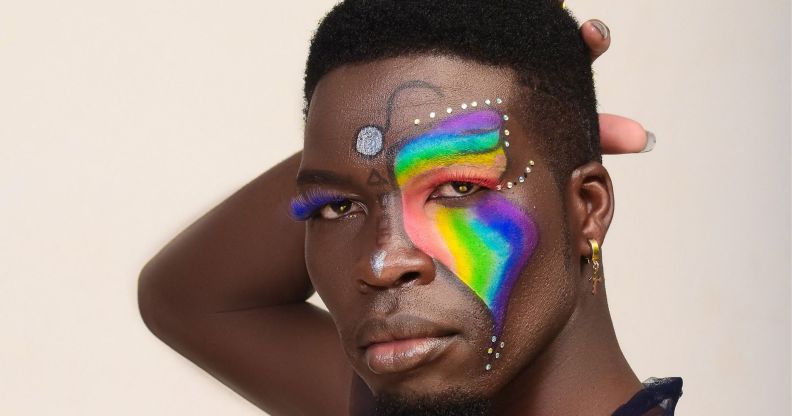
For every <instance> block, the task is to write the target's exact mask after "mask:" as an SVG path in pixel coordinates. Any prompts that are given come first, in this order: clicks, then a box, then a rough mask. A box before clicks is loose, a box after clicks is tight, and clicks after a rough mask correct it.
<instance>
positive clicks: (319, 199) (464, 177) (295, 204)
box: [290, 170, 498, 221]
mask: <svg viewBox="0 0 792 416" xmlns="http://www.w3.org/2000/svg"><path fill="white" fill-rule="evenodd" d="M455 182H457V183H470V184H473V185H477V186H481V187H484V188H486V189H495V187H496V186H497V185H498V180H497V179H493V178H483V177H481V175H480V174H477V173H476V172H474V171H470V170H453V171H447V172H443V173H442V174H441V175H440V176H438V178H437V179H436V180H435V181H433V184H432V185H431V188H432V189H433V191H432V194H434V193H435V192H436V190H437V189H439V188H440V187H441V186H443V185H446V184H449V183H455ZM474 193H476V192H473V193H470V194H466V195H463V196H459V197H454V198H464V197H466V196H469V195H472V194H474ZM432 194H430V197H429V198H428V200H432V199H451V198H449V197H436V198H432V197H431V195H432ZM348 200H350V199H349V198H346V197H344V196H343V195H340V194H336V193H331V192H327V191H322V190H316V189H311V190H308V191H307V192H305V193H303V194H301V195H298V196H296V197H295V198H294V199H292V201H291V206H290V214H291V216H292V218H294V219H295V220H297V221H307V220H309V219H311V218H314V217H316V216H317V215H318V214H319V211H320V210H321V209H322V208H324V207H325V206H327V205H328V204H333V203H341V202H344V201H348ZM353 203H354V201H353Z"/></svg>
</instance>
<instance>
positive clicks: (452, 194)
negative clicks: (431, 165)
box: [429, 182, 481, 199]
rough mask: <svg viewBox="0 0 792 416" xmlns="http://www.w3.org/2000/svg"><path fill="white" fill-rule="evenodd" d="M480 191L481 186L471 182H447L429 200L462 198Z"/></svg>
mask: <svg viewBox="0 0 792 416" xmlns="http://www.w3.org/2000/svg"><path fill="white" fill-rule="evenodd" d="M480 189H481V185H477V184H475V183H471V182H447V183H444V184H442V185H440V186H438V187H437V189H435V191H434V192H433V193H432V195H430V196H429V198H430V199H434V198H460V197H463V196H467V195H470V194H472V193H475V192H477V191H478V190H480Z"/></svg>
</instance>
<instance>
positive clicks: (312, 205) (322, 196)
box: [289, 190, 346, 221]
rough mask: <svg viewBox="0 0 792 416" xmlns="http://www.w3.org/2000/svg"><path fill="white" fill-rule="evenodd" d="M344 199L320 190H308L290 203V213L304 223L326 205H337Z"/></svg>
mask: <svg viewBox="0 0 792 416" xmlns="http://www.w3.org/2000/svg"><path fill="white" fill-rule="evenodd" d="M344 200H346V198H344V197H342V196H340V195H337V194H333V193H329V192H326V191H321V190H310V191H308V192H306V193H304V194H301V195H298V196H297V197H295V198H294V199H292V201H291V206H290V207H289V208H290V213H291V216H292V218H294V219H296V220H298V221H306V220H308V219H309V218H311V216H313V215H314V214H315V213H316V211H318V210H319V209H321V208H322V207H323V206H325V205H327V204H333V203H339V202H343V201H344Z"/></svg>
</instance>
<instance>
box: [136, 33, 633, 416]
mask: <svg viewBox="0 0 792 416" xmlns="http://www.w3.org/2000/svg"><path fill="white" fill-rule="evenodd" d="M582 32H583V34H584V38H585V39H587V40H588V39H589V38H591V37H592V34H593V32H591V26H590V24H588V25H584V27H583V28H582ZM605 41H609V39H608V40H603V39H602V38H601V37H600V38H599V44H603V43H606V42H605ZM592 49H594V50H603V51H604V48H592ZM416 75H419V74H416ZM426 75H427V76H428V75H429V74H426ZM321 85H322V88H325V85H326V83H325V82H324V80H323V81H322V83H321ZM327 88H330V87H327ZM407 98H409V97H407ZM312 111H314V110H313V109H312ZM611 121H612V120H611ZM310 122H311V120H309V124H310ZM607 124H608V122H604V123H603V128H604V129H605V128H607ZM352 125H354V123H351V124H350V127H351V126H352ZM616 125H617V126H618V125H619V124H618V122H617V123H616ZM358 127H359V126H358ZM603 133H606V132H605V131H603ZM350 137H352V134H351V133H348V134H346V135H345V136H343V140H346V141H345V142H344V144H345V147H346V150H347V151H348V150H349V138H350ZM608 137H610V138H611V139H612V140H611V143H622V142H623V141H624V140H619V137H613V136H607V135H604V136H603V147H604V148H605V149H606V150H608ZM306 140H309V137H306ZM339 140H342V139H341V138H339ZM627 141H629V140H627ZM306 145H307V144H306ZM619 146H622V149H623V148H624V145H623V144H622V145H612V146H611V148H610V149H611V150H612V151H620V147H619ZM301 159H302V154H299V153H298V154H296V155H294V156H292V157H290V158H289V159H287V160H285V161H284V162H282V163H281V164H279V165H277V166H276V167H274V168H272V169H270V170H269V171H267V172H266V173H264V174H263V175H262V176H260V177H259V178H257V179H255V180H254V181H252V182H251V183H249V184H248V185H246V186H245V187H244V188H242V189H241V190H240V191H238V192H237V193H235V194H234V195H233V196H231V197H230V198H229V199H228V200H226V201H224V202H223V203H222V204H221V205H219V206H218V207H216V208H215V209H213V210H212V211H211V212H209V213H208V214H207V215H205V216H204V217H202V218H201V219H200V220H198V221H197V222H196V223H195V224H193V225H192V226H191V227H189V228H188V229H187V230H185V231H184V232H183V233H182V234H180V235H179V236H178V237H177V238H175V239H174V240H173V241H172V242H171V243H170V244H168V246H166V247H165V248H164V249H163V250H162V251H161V252H160V253H159V254H158V255H157V256H155V257H154V258H153V259H152V260H151V261H150V262H149V263H148V264H147V265H146V267H145V268H144V270H143V271H142V273H141V278H140V291H139V299H140V306H141V313H142V315H143V318H144V320H145V322H146V323H147V325H148V326H149V327H150V328H151V329H152V331H153V332H154V333H155V334H156V335H157V336H158V337H160V338H161V339H162V340H163V341H165V342H166V343H168V344H169V345H171V346H172V347H173V348H174V349H176V350H177V351H179V352H180V353H182V354H183V355H185V356H186V357H187V358H189V359H190V360H192V361H193V362H195V363H196V364H198V365H199V366H201V367H202V368H204V369H205V370H207V371H208V372H210V373H211V374H212V375H214V376H215V377H217V378H218V379H220V380H221V381H223V382H224V383H226V384H227V385H228V386H229V387H231V388H233V389H234V390H235V391H237V392H239V393H240V394H241V395H243V396H244V397H246V398H247V399H248V400H250V401H251V402H253V403H255V404H256V405H257V406H259V407H261V408H262V409H264V410H266V411H268V412H269V413H271V414H288V415H292V414H338V415H343V414H349V413H350V409H352V413H356V412H358V411H362V410H364V409H365V408H366V406H367V404H368V403H369V401H370V399H371V393H370V392H369V389H368V388H367V387H366V386H365V385H364V384H363V383H362V382H361V380H360V378H358V377H357V375H356V373H355V372H354V371H353V367H352V365H350V362H349V360H348V356H347V353H345V352H344V349H343V347H342V343H341V342H340V340H339V336H338V331H337V327H336V325H335V324H334V322H333V319H332V318H331V316H330V315H329V314H328V313H327V312H325V311H323V310H321V309H318V308H316V307H314V306H312V305H310V304H307V303H306V302H305V300H306V299H307V298H308V297H309V296H310V295H311V294H312V291H313V285H312V283H311V281H310V280H309V276H308V272H307V269H306V258H305V254H306V252H305V250H304V244H305V226H304V224H301V223H298V222H295V221H293V220H291V219H290V218H289V217H288V215H287V212H288V208H287V207H288V203H289V200H290V199H291V197H292V196H293V194H294V182H293V181H294V178H295V176H296V174H297V171H298V167H299V164H300V161H301ZM537 159H538V158H537ZM356 167H357V168H360V166H356ZM361 172H362V173H361ZM576 172H577V173H575V174H574V175H573V177H572V180H571V181H570V185H569V187H568V188H567V190H566V191H565V193H564V194H559V195H558V198H562V197H563V198H566V200H567V207H569V210H570V211H569V212H570V215H569V217H570V221H572V222H571V223H570V224H568V227H569V230H570V232H571V237H570V238H571V241H572V242H573V250H572V251H573V252H574V253H575V255H577V256H578V257H579V256H581V255H586V250H589V249H588V245H587V243H586V242H585V241H586V238H584V237H588V238H596V239H597V240H598V241H600V242H602V239H603V238H604V233H605V231H606V230H607V225H608V224H609V222H610V216H611V215H612V193H611V191H610V181H609V179H607V173H606V172H605V170H604V169H603V168H602V167H601V166H599V165H596V164H592V165H587V166H584V167H581V169H579V171H576ZM355 174H359V175H363V176H365V178H364V177H362V176H360V178H359V179H358V180H363V181H366V180H367V179H368V174H369V171H364V170H362V169H361V170H360V172H355ZM545 179H546V178H545ZM535 191H536V192H540V191H541V190H539V189H537V190H535ZM558 198H555V200H554V202H552V203H555V204H559V203H560V200H559V199H558ZM542 201H544V199H542ZM548 201H553V199H548ZM548 203H550V202H548ZM597 207H599V208H597ZM551 208H552V207H545V208H544V209H551ZM548 221H549V220H548ZM547 226H548V227H549V229H550V228H552V226H553V225H552V224H549V225H547ZM548 238H550V237H547V236H543V239H548ZM554 238H556V237H554ZM556 239H557V238H556ZM557 242H558V241H557ZM548 247H549V246H548ZM262 253H266V255H262ZM576 266H577V268H578V269H577V270H578V272H579V274H580V275H579V276H578V277H579V279H575V280H569V279H568V280H565V282H567V284H565V286H564V287H563V290H562V293H563V294H564V301H563V302H560V303H561V305H562V306H561V307H558V306H553V305H550V309H553V308H556V309H558V308H560V310H556V311H555V312H554V314H553V317H554V319H553V323H554V325H551V327H550V328H549V329H544V331H547V333H545V334H544V335H543V336H537V337H532V338H531V339H532V340H534V341H532V342H529V343H527V344H526V345H525V346H524V347H522V350H521V351H520V352H519V353H517V354H515V355H514V356H513V357H514V358H509V359H510V360H515V362H517V361H519V363H526V362H529V361H531V362H535V364H534V365H531V366H530V368H529V369H528V370H529V371H528V372H524V371H522V372H519V377H517V378H516V379H515V381H514V382H512V383H509V384H508V385H506V379H508V378H509V375H510V374H513V375H516V374H517V373H518V370H520V366H519V365H514V366H509V368H510V369H509V370H507V369H504V370H502V371H500V372H498V373H497V374H498V375H497V376H496V377H494V378H492V379H490V380H488V381H487V386H488V389H489V390H488V391H496V390H498V391H501V394H502V395H504V396H503V397H507V396H509V395H512V394H514V393H513V392H515V391H518V390H516V389H518V387H519V391H520V394H519V395H518V396H520V397H521V398H523V399H525V400H528V402H529V403H518V402H516V401H514V402H512V406H513V408H520V409H521V410H520V411H522V412H523V413H520V414H544V413H542V412H545V411H546V410H547V409H541V408H537V407H536V406H540V405H542V404H543V403H544V404H548V403H555V404H556V405H557V404H558V402H548V401H546V400H544V399H543V398H544V397H547V396H548V395H549V396H554V395H556V394H558V392H560V391H564V389H572V391H580V390H584V391H583V392H582V393H588V396H586V400H580V401H578V400H575V401H576V402H577V403H568V404H569V405H576V404H580V403H586V407H585V408H586V409H587V410H588V413H589V414H599V413H601V414H607V412H608V411H612V410H613V409H615V408H616V407H617V406H618V405H619V404H621V403H623V402H624V401H626V400H627V399H628V398H629V396H630V395H631V393H634V392H635V391H636V390H637V389H639V388H640V384H639V383H638V382H637V379H636V378H635V376H634V375H632V372H631V370H629V367H627V366H626V363H625V362H624V360H623V357H622V356H621V353H620V352H618V345H617V344H616V340H615V336H613V335H612V334H613V330H612V325H611V324H610V318H609V315H608V314H607V305H606V302H605V296H604V295H605V293H604V290H603V291H601V292H600V295H598V296H597V297H596V298H594V297H591V296H590V295H589V296H582V295H580V294H581V293H588V292H587V290H590V287H587V281H586V278H585V276H584V275H583V274H584V273H585V271H586V269H585V268H580V265H579V264H577V263H576ZM547 267H550V266H547ZM314 279H315V282H314V283H316V284H317V286H318V287H321V286H322V283H321V282H322V280H318V279H317V276H314ZM576 281H577V284H575V283H574V282H576ZM427 286H429V285H427ZM322 291H323V290H320V293H322ZM522 291H523V292H524V293H528V292H529V291H530V288H527V287H526V288H523V289H522ZM331 292H332V290H330V289H328V290H326V293H327V294H328V296H329V299H331V298H332V296H333V295H332V293H331ZM340 293H347V291H340ZM459 296H462V295H457V297H459ZM515 297H521V295H517V294H515ZM326 301H327V300H326ZM331 303H333V302H332V301H328V306H330V304H331ZM548 304H549V302H548ZM332 309H333V307H331V310H332ZM529 312H530V311H529ZM540 312H541V311H540V310H538V309H534V310H533V312H532V313H540ZM529 317H530V316H524V317H520V316H519V314H517V315H515V317H514V318H510V319H512V320H513V322H518V321H520V320H525V319H528V318H529ZM559 317H560V318H559ZM469 338H471V339H473V338H476V337H475V336H474V335H471V336H470V337H469ZM550 338H552V339H553V340H554V341H555V342H552V343H549V342H548V341H547V340H548V339H550ZM512 344H516V345H519V343H518V342H511V343H510V345H512ZM542 345H546V346H548V348H546V349H545V350H544V352H542V353H541V354H540V353H539V350H540V349H541V348H540V347H541V346H542ZM550 346H552V348H549V347H550ZM588 357H597V359H596V360H593V359H589V358H588ZM570 374H574V377H571V376H570ZM603 375H606V377H604V378H603ZM595 376H596V380H591V381H590V382H585V383H582V384H581V380H590V379H591V378H594V377H595ZM495 378H497V379H495ZM532 379H534V380H543V382H542V383H541V384H535V385H532V384H531V382H530V380H532ZM342 380H347V381H346V382H343V381H342ZM372 384H373V383H372ZM512 386H514V387H512ZM581 386H592V388H591V389H589V390H588V391H586V390H587V389H585V388H584V389H581ZM593 386H597V387H596V391H594V388H593ZM499 388H500V389H499ZM583 397H584V396H581V398H583ZM529 399H530V400H529ZM567 401H569V400H567ZM592 406H594V407H592ZM499 408H500V409H501V410H502V413H503V414H516V413H510V412H512V411H513V410H512V408H508V407H507V406H506V405H504V404H500V405H499ZM553 408H554V411H555V412H558V413H556V414H576V411H575V409H573V408H570V409H560V408H558V407H556V406H555V405H554V406H553ZM526 409H527V410H526ZM592 409H598V410H601V411H598V413H592V412H591V410H592ZM526 412H528V413H526Z"/></svg>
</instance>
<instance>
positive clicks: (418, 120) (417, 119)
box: [415, 118, 421, 126]
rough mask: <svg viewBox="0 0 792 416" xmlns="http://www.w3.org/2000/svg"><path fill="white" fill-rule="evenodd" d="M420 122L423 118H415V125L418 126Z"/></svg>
mask: <svg viewBox="0 0 792 416" xmlns="http://www.w3.org/2000/svg"><path fill="white" fill-rule="evenodd" d="M419 124H421V119H419V118H416V119H415V125H416V126H417V125H419Z"/></svg>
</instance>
